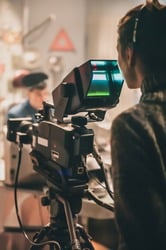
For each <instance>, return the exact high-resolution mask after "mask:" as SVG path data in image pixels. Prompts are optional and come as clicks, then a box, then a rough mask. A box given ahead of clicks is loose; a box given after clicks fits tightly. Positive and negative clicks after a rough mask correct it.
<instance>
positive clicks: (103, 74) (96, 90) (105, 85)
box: [87, 70, 109, 97]
mask: <svg viewBox="0 0 166 250" xmlns="http://www.w3.org/2000/svg"><path fill="white" fill-rule="evenodd" d="M87 96H89V97H95V96H96V97H97V96H109V76H108V74H107V71H105V70H95V71H93V72H92V82H91V85H90V88H89V91H88V94H87Z"/></svg>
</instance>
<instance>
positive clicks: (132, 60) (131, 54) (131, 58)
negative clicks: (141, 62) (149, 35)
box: [125, 47, 135, 66]
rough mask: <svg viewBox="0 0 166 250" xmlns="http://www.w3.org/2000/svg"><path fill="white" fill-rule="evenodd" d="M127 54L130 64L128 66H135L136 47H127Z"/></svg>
mask: <svg viewBox="0 0 166 250" xmlns="http://www.w3.org/2000/svg"><path fill="white" fill-rule="evenodd" d="M125 54H126V62H127V64H128V66H134V65H135V53H134V49H133V48H131V47H127V49H126V51H125Z"/></svg>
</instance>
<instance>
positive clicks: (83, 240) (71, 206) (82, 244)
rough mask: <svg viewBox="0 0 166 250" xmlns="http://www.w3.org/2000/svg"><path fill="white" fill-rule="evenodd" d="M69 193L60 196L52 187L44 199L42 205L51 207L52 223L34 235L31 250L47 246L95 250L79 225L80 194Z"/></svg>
mask: <svg viewBox="0 0 166 250" xmlns="http://www.w3.org/2000/svg"><path fill="white" fill-rule="evenodd" d="M67 193H68V195H67V196H66V195H62V194H61V195H60V194H58V193H57V191H56V190H55V189H54V188H52V187H50V188H49V189H48V195H47V196H46V197H43V198H42V204H43V205H49V206H50V223H49V224H48V225H46V226H45V227H43V228H42V229H41V230H40V232H38V233H37V234H36V235H34V237H33V242H34V245H32V246H31V247H30V250H39V249H43V247H44V246H45V245H48V246H49V249H50V250H60V249H61V250H84V249H86V250H94V247H93V245H92V243H91V239H90V236H89V235H88V234H87V233H86V231H85V230H84V228H83V227H82V226H81V225H79V224H78V223H77V214H78V213H79V212H80V210H81V205H82V199H81V198H80V194H77V193H76V194H74V193H73V192H70V191H69V190H68V191H67ZM44 249H45V248H44Z"/></svg>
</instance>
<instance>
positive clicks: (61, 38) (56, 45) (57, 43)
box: [50, 29, 75, 51]
mask: <svg viewBox="0 0 166 250" xmlns="http://www.w3.org/2000/svg"><path fill="white" fill-rule="evenodd" d="M50 50H52V51H74V50H75V48H74V46H73V43H72V41H71V40H70V38H69V36H68V34H67V33H66V31H65V30H64V29H61V30H60V31H59V32H58V34H57V35H56V37H55V39H54V40H53V42H52V44H51V46H50Z"/></svg>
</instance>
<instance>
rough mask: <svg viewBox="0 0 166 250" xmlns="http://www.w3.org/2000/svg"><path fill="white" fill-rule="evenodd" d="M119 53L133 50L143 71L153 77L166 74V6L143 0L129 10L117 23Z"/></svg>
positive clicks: (154, 0)
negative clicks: (128, 49) (129, 48)
mask: <svg viewBox="0 0 166 250" xmlns="http://www.w3.org/2000/svg"><path fill="white" fill-rule="evenodd" d="M118 34H119V40H118V42H119V43H120V45H121V49H122V54H123V51H124V50H125V49H126V48H127V47H133V49H134V51H135V53H136V54H137V55H138V56H139V58H140V59H141V61H142V63H143V65H144V67H145V70H146V71H147V72H148V73H150V72H153V73H155V74H156V75H158V74H160V73H161V72H165V71H166V6H165V5H161V4H160V3H159V2H158V1H156V0H153V1H150V0H149V1H148V0H147V1H146V4H145V5H139V6H136V7H135V8H133V9H131V10H130V11H129V12H128V13H127V14H126V15H125V16H124V17H123V18H122V19H121V20H120V22H119V26H118Z"/></svg>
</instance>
